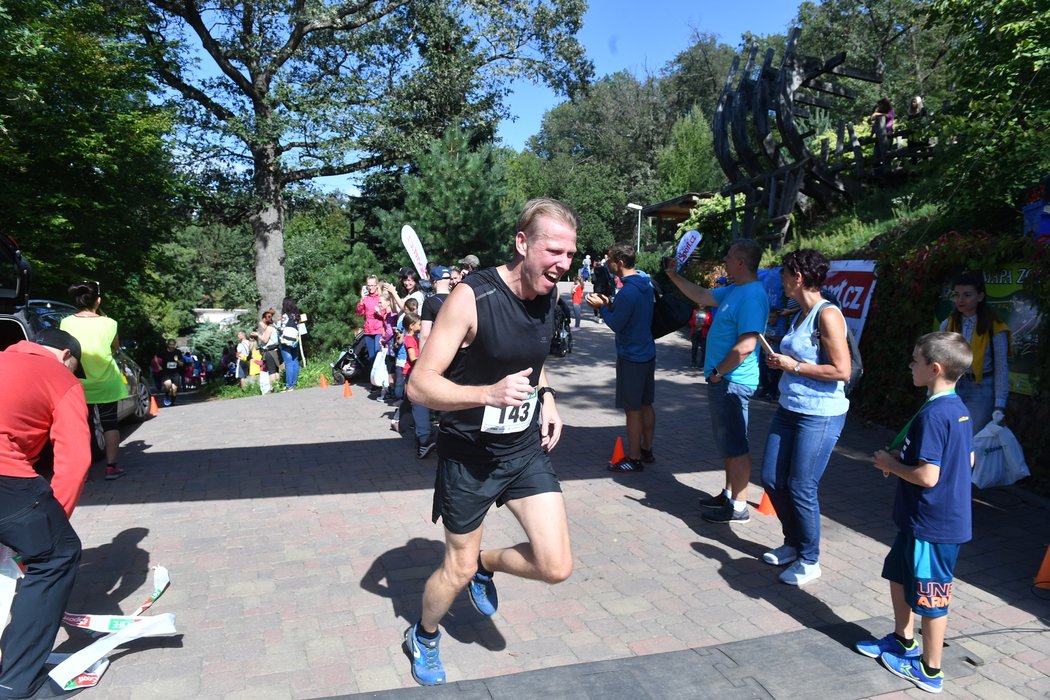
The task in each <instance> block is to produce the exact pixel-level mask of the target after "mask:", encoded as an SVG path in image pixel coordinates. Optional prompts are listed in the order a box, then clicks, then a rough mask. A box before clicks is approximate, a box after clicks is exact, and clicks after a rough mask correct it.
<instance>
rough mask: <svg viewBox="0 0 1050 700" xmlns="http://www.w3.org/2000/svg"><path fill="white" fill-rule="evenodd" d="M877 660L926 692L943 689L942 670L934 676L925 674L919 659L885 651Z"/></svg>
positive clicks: (890, 670)
mask: <svg viewBox="0 0 1050 700" xmlns="http://www.w3.org/2000/svg"><path fill="white" fill-rule="evenodd" d="M879 660H880V661H882V665H883V666H885V667H886V670H887V671H889V672H890V673H892V674H893V675H895V676H900V677H901V678H903V679H904V680H906V681H911V682H912V683H914V684H915V685H917V686H919V688H920V689H922V690H925V691H926V692H927V693H939V692H941V691H942V690H944V671H938V672H937V675H935V676H927V675H926V671H925V670H924V669H923V668H922V661H921V660H920V659H909V658H906V657H904V656H897V655H896V654H893V653H890V652H888V651H887V652H883V653H882V655H881V656H879Z"/></svg>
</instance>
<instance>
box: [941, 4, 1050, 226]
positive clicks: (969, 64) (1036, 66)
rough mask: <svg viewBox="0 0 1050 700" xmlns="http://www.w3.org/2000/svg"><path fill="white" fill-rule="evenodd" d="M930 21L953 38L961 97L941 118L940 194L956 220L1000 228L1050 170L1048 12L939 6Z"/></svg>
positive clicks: (1027, 7) (1031, 7)
mask: <svg viewBox="0 0 1050 700" xmlns="http://www.w3.org/2000/svg"><path fill="white" fill-rule="evenodd" d="M930 10H931V11H930V15H929V18H928V20H929V21H930V22H931V23H935V24H938V25H940V26H941V27H943V29H944V30H945V32H946V33H947V34H948V35H949V36H951V37H952V45H951V55H950V66H951V79H952V81H953V87H954V90H955V94H954V99H953V100H952V102H951V104H950V106H949V108H948V109H947V110H945V112H944V114H942V115H941V117H940V119H939V121H940V122H941V124H942V127H941V128H942V131H943V133H944V135H943V136H942V138H941V142H942V143H945V144H951V143H953V142H954V144H955V145H954V146H951V147H949V148H947V149H946V158H944V160H943V162H944V168H945V169H944V184H945V185H946V187H945V188H944V189H943V190H942V192H944V191H947V192H948V193H949V197H948V199H949V200H950V201H949V203H948V208H949V209H950V210H951V212H952V213H953V214H954V216H956V217H960V218H964V219H968V221H967V223H969V224H970V225H973V224H974V220H973V217H975V216H976V217H978V218H979V220H980V221H981V223H983V224H993V225H995V226H996V228H999V229H1002V227H1003V226H1004V222H1005V221H1016V219H1017V218H1018V203H1019V202H1018V197H1019V195H1020V194H1021V192H1022V191H1023V189H1024V188H1025V187H1027V186H1030V185H1033V184H1035V183H1036V182H1037V181H1038V180H1039V179H1040V178H1041V177H1042V176H1044V175H1045V174H1046V173H1047V172H1048V171H1050V75H1048V73H1050V71H1048V70H1047V68H1048V67H1050V43H1048V42H1047V37H1048V36H1050V12H1048V11H1047V7H1046V3H1045V2H1038V1H1037V0H1002V1H1000V2H995V3H986V2H976V1H975V0H958V1H953V2H947V1H946V0H936V1H935V2H933V3H932V6H931V8H930Z"/></svg>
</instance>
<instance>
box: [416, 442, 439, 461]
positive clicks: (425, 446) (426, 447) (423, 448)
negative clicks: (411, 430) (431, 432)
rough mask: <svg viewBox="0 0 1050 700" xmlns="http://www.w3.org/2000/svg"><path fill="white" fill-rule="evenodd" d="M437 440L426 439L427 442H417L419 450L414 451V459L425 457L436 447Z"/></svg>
mask: <svg viewBox="0 0 1050 700" xmlns="http://www.w3.org/2000/svg"><path fill="white" fill-rule="evenodd" d="M437 446H438V444H437V440H428V441H427V442H421V443H419V452H417V453H416V459H426V458H427V457H428V456H429V455H430V453H431V452H433V451H434V450H435V449H436V448H437Z"/></svg>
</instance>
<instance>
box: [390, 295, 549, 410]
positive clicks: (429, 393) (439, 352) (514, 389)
mask: <svg viewBox="0 0 1050 700" xmlns="http://www.w3.org/2000/svg"><path fill="white" fill-rule="evenodd" d="M477 323H478V318H477V308H476V307H475V305H474V290H473V289H471V288H470V287H469V286H467V285H465V284H464V285H459V286H457V287H456V289H455V290H453V292H452V293H451V294H449V296H448V299H446V300H445V303H444V304H443V305H442V306H441V313H440V314H438V318H437V320H436V321H435V322H434V326H433V329H432V330H431V333H430V337H429V338H428V339H427V345H426V351H425V352H423V353H422V354H421V355H420V356H419V362H418V363H416V365H415V367H413V368H412V373H411V375H410V376H409V380H408V387H407V389H408V398H409V400H410V401H412V402H413V403H418V404H420V405H421V406H426V407H427V408H430V409H433V410H435V411H461V410H464V409H468V408H477V407H478V406H497V407H502V406H520V405H521V404H522V403H523V402H524V401H525V399H526V398H528V396H529V394H531V393H532V386H531V384H530V383H529V380H528V377H529V375H530V374H532V369H531V368H530V369H525V370H522V371H521V372H516V373H514V374H510V375H507V376H506V377H504V378H503V379H501V380H500V381H499V382H497V383H495V384H489V385H487V386H464V385H460V384H455V383H454V382H452V381H450V380H449V379H447V378H446V377H445V376H444V373H445V372H446V371H447V370H448V368H449V366H450V365H451V364H452V360H453V359H455V357H456V353H457V352H458V351H459V349H460V348H461V347H465V346H466V345H469V344H470V342H471V341H473V339H474V333H475V331H476V329H477Z"/></svg>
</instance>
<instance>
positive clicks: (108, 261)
mask: <svg viewBox="0 0 1050 700" xmlns="http://www.w3.org/2000/svg"><path fill="white" fill-rule="evenodd" d="M135 21H136V17H135V16H134V15H133V14H130V13H129V12H127V11H126V8H124V7H123V6H117V7H110V6H109V5H107V4H105V3H102V2H99V1H96V0H84V1H83V2H76V3H71V2H62V1H60V0H21V1H20V2H15V3H0V47H2V48H0V189H2V190H3V196H2V197H0V228H2V229H3V230H4V231H5V232H7V233H10V234H12V235H14V236H15V237H16V239H17V240H18V241H19V243H20V244H21V245H22V247H23V249H24V251H25V254H26V256H27V257H28V258H29V259H30V260H31V261H32V262H33V265H34V268H33V271H34V288H33V294H34V295H36V296H51V297H56V298H59V299H64V298H65V297H66V288H67V287H68V285H69V283H70V282H71V281H74V280H77V279H97V280H99V281H100V282H101V283H102V288H103V290H105V291H104V295H105V304H106V309H107V312H108V313H110V314H112V315H114V316H115V317H117V318H118V319H120V321H121V328H122V333H123V332H124V330H125V328H126V327H128V326H129V324H130V326H133V327H135V328H140V327H142V326H143V325H144V324H145V323H146V319H145V318H144V317H143V316H142V314H141V310H140V309H139V304H138V303H137V301H136V299H135V298H134V297H135V295H139V294H142V293H144V292H145V290H147V289H148V288H149V285H150V283H151V280H150V279H149V276H148V274H147V273H146V272H145V270H146V268H147V265H148V260H149V255H150V251H151V247H152V245H153V244H154V243H155V242H158V241H163V240H165V239H166V238H167V235H168V230H169V227H170V222H171V218H172V217H171V214H172V203H173V202H174V201H175V198H176V195H177V194H178V188H177V185H176V182H177V181H176V178H175V177H174V175H173V169H172V166H171V163H170V160H169V156H168V152H167V145H166V141H165V140H166V138H167V136H168V134H169V129H170V123H171V122H170V117H169V114H168V113H167V112H166V111H165V110H163V109H160V108H158V107H157V106H155V105H154V104H152V103H151V102H150V95H149V92H150V88H151V81H150V80H149V78H148V75H147V71H146V64H145V63H144V60H143V56H142V51H141V50H140V49H139V48H138V47H136V46H135V45H134V44H133V43H131V42H129V41H127V40H126V39H125V38H124V37H125V36H126V34H127V32H128V31H129V30H130V28H131V27H132V26H133V25H134V23H135Z"/></svg>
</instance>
